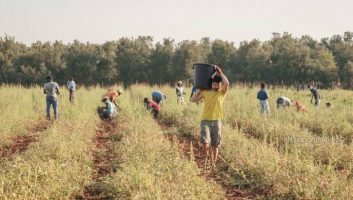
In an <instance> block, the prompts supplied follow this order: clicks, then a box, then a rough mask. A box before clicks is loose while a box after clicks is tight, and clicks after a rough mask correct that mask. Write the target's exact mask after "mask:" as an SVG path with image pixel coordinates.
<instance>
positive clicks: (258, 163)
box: [0, 85, 353, 199]
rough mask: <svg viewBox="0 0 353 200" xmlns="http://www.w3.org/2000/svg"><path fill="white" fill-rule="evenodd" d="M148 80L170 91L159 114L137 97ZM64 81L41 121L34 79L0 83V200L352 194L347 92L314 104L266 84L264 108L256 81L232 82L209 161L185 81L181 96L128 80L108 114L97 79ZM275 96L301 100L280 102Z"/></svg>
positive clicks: (352, 138)
mask: <svg viewBox="0 0 353 200" xmlns="http://www.w3.org/2000/svg"><path fill="white" fill-rule="evenodd" d="M115 88H117V87H114V89H115ZM153 90H160V91H162V92H164V93H165V94H166V95H167V97H168V98H167V101H166V102H165V103H164V104H162V107H161V113H160V116H159V118H158V119H157V120H154V119H153V118H152V116H151V114H150V113H149V112H148V111H146V109H145V108H144V106H143V98H144V97H146V96H147V97H150V94H151V92H152V91H153ZM61 91H62V94H61V95H59V97H58V102H59V120H58V121H55V122H48V121H46V120H45V96H44V94H42V88H40V87H32V88H29V89H28V88H22V87H15V86H6V85H5V86H0V112H1V115H0V130H1V131H0V137H1V138H2V139H1V141H0V156H1V159H0V169H1V170H0V199H353V146H352V143H353V113H352V108H353V93H352V92H350V91H344V90H322V91H321V95H322V103H321V106H320V107H319V108H315V107H314V106H313V105H311V104H310V92H309V91H308V90H306V91H299V92H298V91H294V90H286V89H276V90H269V95H270V109H271V114H270V116H262V115H261V114H260V113H259V109H258V101H257V99H256V93H257V91H258V89H249V88H241V87H232V88H231V89H230V91H229V92H228V94H227V97H226V99H225V101H224V103H223V108H224V111H225V119H224V121H223V128H222V142H221V149H220V159H219V160H218V163H217V169H216V170H206V169H205V167H204V166H205V163H204V160H203V157H202V156H201V147H200V144H199V132H200V128H199V118H200V114H201V110H202V105H201V104H199V105H196V104H195V103H190V102H188V98H189V96H190V91H191V89H190V88H187V90H186V91H187V92H188V93H187V94H186V98H185V100H186V104H185V105H182V104H177V101H176V95H175V89H174V88H171V87H169V86H163V87H161V88H157V87H150V86H144V85H132V86H131V87H129V88H128V89H126V90H124V91H123V94H122V95H121V96H120V97H119V105H120V107H121V108H122V109H121V111H119V115H118V118H117V119H116V120H114V121H113V122H104V121H101V120H100V119H99V117H98V115H97V113H96V108H97V106H99V105H102V103H101V96H102V94H103V93H104V92H105V91H106V88H99V87H87V88H79V89H78V90H77V93H76V103H75V104H74V105H71V104H70V103H69V101H68V91H66V90H64V88H62V89H61ZM19 94H21V98H18V96H19ZM279 96H287V97H289V98H290V99H292V100H294V101H299V102H301V103H303V104H304V105H305V106H306V107H307V108H308V110H309V111H308V112H307V113H299V112H297V111H296V110H295V109H294V108H289V109H277V108H276V105H275V101H276V98H277V97H279ZM326 102H330V103H331V104H332V107H331V108H329V109H328V108H326V107H325V105H324V104H325V103H326Z"/></svg>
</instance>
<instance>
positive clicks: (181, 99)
mask: <svg viewBox="0 0 353 200" xmlns="http://www.w3.org/2000/svg"><path fill="white" fill-rule="evenodd" d="M175 91H176V95H177V98H178V100H177V103H183V104H185V101H184V94H185V92H184V87H183V82H181V81H178V83H177V87H176V88H175Z"/></svg>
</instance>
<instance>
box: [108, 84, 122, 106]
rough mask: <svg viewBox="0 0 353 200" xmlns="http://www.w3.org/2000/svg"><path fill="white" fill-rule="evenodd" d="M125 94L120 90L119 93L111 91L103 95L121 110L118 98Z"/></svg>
mask: <svg viewBox="0 0 353 200" xmlns="http://www.w3.org/2000/svg"><path fill="white" fill-rule="evenodd" d="M122 93H123V92H122V91H121V90H120V89H118V90H117V91H111V90H109V91H108V92H107V93H105V94H104V95H103V97H108V98H109V100H110V101H111V102H112V103H114V105H115V106H116V107H117V108H119V109H120V107H119V105H118V104H117V100H118V97H119V96H120V95H121V94H122Z"/></svg>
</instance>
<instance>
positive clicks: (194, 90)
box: [190, 86, 197, 101]
mask: <svg viewBox="0 0 353 200" xmlns="http://www.w3.org/2000/svg"><path fill="white" fill-rule="evenodd" d="M196 89H197V88H196V87H195V86H192V88H191V95H190V101H191V99H192V96H193V95H194V94H195V93H196Z"/></svg>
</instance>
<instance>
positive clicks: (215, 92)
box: [191, 66, 229, 169]
mask: <svg viewBox="0 0 353 200" xmlns="http://www.w3.org/2000/svg"><path fill="white" fill-rule="evenodd" d="M215 70H216V72H215V73H214V74H213V75H212V76H211V82H212V88H211V90H201V89H197V90H196V93H195V94H194V95H193V96H192V98H191V101H192V102H198V101H200V100H202V99H203V100H204V103H203V108H202V117H201V143H203V147H204V151H205V156H206V162H207V159H208V158H209V157H211V167H212V168H213V169H215V166H216V161H217V157H218V147H219V145H220V142H221V126H222V123H221V120H222V119H223V110H222V103H223V100H224V97H225V95H226V94H227V92H228V87H229V81H228V79H227V77H226V76H225V75H224V74H223V72H222V70H221V68H219V67H217V66H216V67H215ZM210 144H211V149H210V148H209V145H210ZM210 150H211V151H210Z"/></svg>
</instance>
